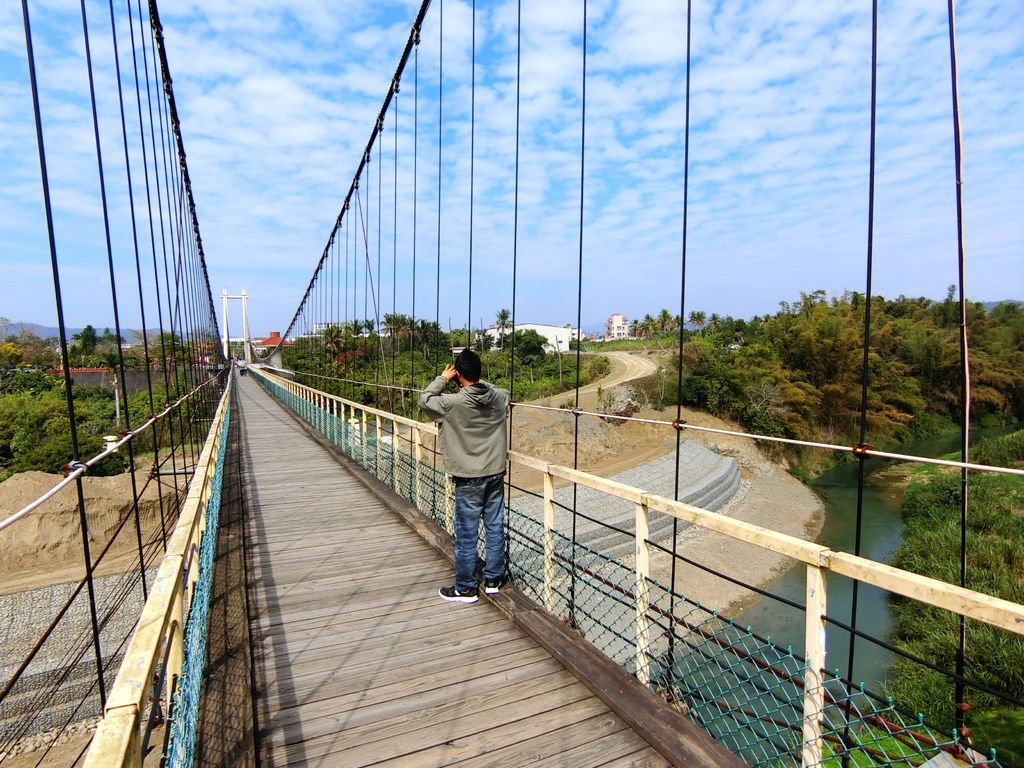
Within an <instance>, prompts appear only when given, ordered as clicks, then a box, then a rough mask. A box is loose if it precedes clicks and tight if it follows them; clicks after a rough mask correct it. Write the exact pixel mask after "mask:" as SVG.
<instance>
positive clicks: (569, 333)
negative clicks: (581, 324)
mask: <svg viewBox="0 0 1024 768" xmlns="http://www.w3.org/2000/svg"><path fill="white" fill-rule="evenodd" d="M515 329H516V330H517V331H536V332H537V333H539V334H540V335H541V336H543V337H544V339H545V342H546V345H547V347H548V349H550V350H551V351H552V352H568V351H569V342H570V341H573V340H576V341H578V340H579V338H580V329H579V328H573V327H572V326H571V325H544V324H543V323H519V324H517V325H516V327H515ZM484 332H485V333H486V334H487V335H488V336H490V337H491V339H493V341H494V345H495V346H497V345H498V343H499V342H498V329H497V327H496V326H493V325H492V326H491V327H490V328H487V329H485V331H484ZM510 333H512V330H511V327H510V328H509V330H508V331H507V332H506V335H508V334H510Z"/></svg>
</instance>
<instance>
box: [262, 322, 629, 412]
mask: <svg viewBox="0 0 1024 768" xmlns="http://www.w3.org/2000/svg"><path fill="white" fill-rule="evenodd" d="M499 314H500V313H499ZM468 338H469V337H468V334H467V333H466V331H465V330H464V329H455V330H453V331H450V332H448V333H446V332H444V331H442V330H441V329H440V328H439V327H438V325H437V324H436V323H432V322H428V321H424V320H419V321H413V320H412V318H410V317H408V316H406V315H401V314H387V315H385V316H384V326H383V331H382V332H381V333H377V332H376V330H375V329H374V324H373V323H372V322H371V323H362V322H358V321H357V322H354V323H353V322H346V323H340V324H337V325H330V326H327V327H325V328H323V329H320V330H319V331H318V332H317V333H315V334H309V335H304V336H301V337H299V338H298V339H296V340H295V343H294V344H293V345H292V346H289V347H287V348H285V349H284V351H283V353H282V359H283V363H284V367H285V368H288V369H290V370H293V371H295V372H296V374H297V376H296V379H297V380H298V381H300V382H303V383H307V384H309V385H310V386H315V387H316V388H318V389H320V390H322V391H324V392H329V393H331V394H336V395H340V396H342V397H345V398H348V399H349V400H354V401H356V402H358V403H362V404H363V405H372V406H375V407H379V408H382V409H385V410H389V411H393V412H395V413H399V414H402V415H406V416H410V415H411V416H415V415H416V413H417V409H416V393H417V392H418V391H420V390H422V389H423V388H424V387H426V386H427V384H429V383H430V382H431V380H432V379H433V378H434V377H435V376H437V375H438V374H439V373H440V372H441V370H442V369H443V368H444V366H445V365H447V364H448V363H451V362H452V361H453V360H454V354H455V352H454V350H456V349H459V348H460V347H461V346H463V345H465V344H466V343H467V340H468ZM472 344H473V348H474V349H475V350H476V351H477V352H478V353H479V354H480V359H481V362H482V363H483V378H484V379H486V380H487V381H489V382H491V383H492V384H495V385H497V386H499V387H503V388H505V389H508V390H510V391H511V392H512V398H513V400H516V401H526V400H534V399H537V398H541V397H547V396H550V395H555V394H558V393H560V392H565V391H567V390H569V389H573V388H575V386H576V383H577V371H576V368H577V366H576V362H577V356H576V354H575V353H574V352H572V353H565V352H559V351H557V350H552V349H551V348H550V346H548V345H547V344H546V340H545V338H544V337H543V336H541V335H540V334H539V333H537V331H535V330H526V331H516V332H515V333H514V334H513V333H511V332H510V331H509V332H507V333H502V334H501V335H500V336H499V337H498V339H497V341H495V338H494V337H493V336H490V335H487V334H485V333H483V332H475V333H474V334H473V337H472ZM608 370H609V365H608V360H607V359H606V358H604V357H599V356H583V357H582V359H581V363H580V371H579V383H580V385H585V384H588V383H590V382H591V381H594V380H596V379H599V378H601V377H602V376H604V375H606V374H607V373H608Z"/></svg>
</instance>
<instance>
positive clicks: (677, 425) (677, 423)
mask: <svg viewBox="0 0 1024 768" xmlns="http://www.w3.org/2000/svg"><path fill="white" fill-rule="evenodd" d="M672 427H673V428H674V429H676V430H678V431H679V432H682V431H683V430H684V429H686V419H672Z"/></svg>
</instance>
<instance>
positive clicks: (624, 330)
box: [604, 312, 629, 341]
mask: <svg viewBox="0 0 1024 768" xmlns="http://www.w3.org/2000/svg"><path fill="white" fill-rule="evenodd" d="M604 338H605V341H611V340H612V339H628V338H629V319H628V318H627V317H626V316H625V315H620V314H619V313H618V312H616V313H614V314H613V315H612V316H611V317H609V318H608V321H607V322H606V323H605V324H604Z"/></svg>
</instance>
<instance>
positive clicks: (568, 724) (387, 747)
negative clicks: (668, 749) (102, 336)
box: [239, 378, 692, 767]
mask: <svg viewBox="0 0 1024 768" xmlns="http://www.w3.org/2000/svg"><path fill="white" fill-rule="evenodd" d="M239 383H240V384H241V386H240V388H239V399H240V409H239V410H240V413H239V417H240V419H241V426H242V430H243V432H242V436H243V439H242V443H243V446H245V447H244V449H243V450H244V451H245V452H246V456H245V457H244V464H243V466H244V470H243V471H244V475H245V482H246V489H247V490H246V496H247V509H248V513H247V516H248V543H247V548H248V557H247V559H248V562H249V569H250V573H249V579H250V601H251V611H252V614H253V616H252V620H251V629H252V642H253V653H254V665H255V668H256V669H255V681H254V682H255V687H256V697H257V710H258V714H257V716H258V721H259V722H258V727H259V737H258V739H257V743H258V749H259V750H260V759H261V764H262V765H264V766H284V765H322V766H326V765H330V766H363V765H395V766H398V765H400V766H440V765H454V764H457V765H459V766H467V767H468V766H522V765H537V766H544V765H550V766H555V765H557V766H638V767H639V766H665V765H669V764H670V763H669V762H668V761H667V760H666V759H665V758H664V757H662V756H661V755H660V754H659V753H658V752H657V751H655V750H654V749H653V748H652V747H651V746H650V745H649V743H648V742H647V741H644V740H643V739H642V738H641V737H640V736H639V735H638V734H637V733H636V732H635V731H634V730H632V729H631V728H630V727H629V726H628V725H627V724H626V723H625V722H624V721H623V720H622V719H620V718H619V717H618V716H616V715H615V714H614V713H613V712H612V711H611V710H609V708H608V707H607V706H606V705H605V704H604V703H603V702H602V701H601V700H600V699H598V698H597V697H596V696H594V695H593V694H592V693H591V691H590V690H589V689H588V688H587V687H586V686H584V685H583V684H582V683H580V682H579V681H578V680H577V678H576V677H575V676H574V675H573V674H571V673H570V672H569V671H567V670H566V668H565V667H563V666H562V664H560V663H559V662H558V661H556V660H555V659H553V658H552V657H551V656H550V655H549V654H548V652H547V651H545V650H544V649H543V648H542V647H541V646H540V645H539V644H538V643H537V642H536V641H535V640H534V639H532V638H531V636H530V635H528V634H527V633H526V632H525V631H524V630H523V629H521V628H520V626H518V625H517V624H516V623H515V622H513V621H511V620H510V619H509V618H507V616H506V615H505V614H504V613H502V612H501V611H499V610H498V608H497V607H496V606H495V604H494V603H493V602H492V601H490V600H489V599H487V598H483V597H482V598H481V600H480V601H479V602H477V603H476V604H473V605H463V604H458V603H456V604H449V603H445V602H444V601H442V600H441V599H440V598H439V597H438V596H437V589H438V587H439V586H441V585H443V584H447V583H450V582H451V580H452V566H451V563H450V562H449V561H448V560H446V559H445V557H443V556H442V555H441V554H440V553H439V552H438V551H437V550H436V549H434V548H433V547H431V546H430V545H429V544H428V543H427V542H426V541H425V540H424V539H423V538H422V537H421V536H420V535H418V534H417V533H416V532H415V531H414V530H412V528H410V526H409V525H408V524H407V523H406V522H405V521H404V520H403V519H402V517H401V516H400V515H398V514H397V513H396V512H395V511H394V510H393V509H392V508H391V507H390V506H389V505H388V504H387V503H385V501H384V499H383V498H382V497H381V496H380V495H379V494H377V493H374V492H373V491H372V490H371V489H370V488H369V487H368V486H367V485H366V484H365V483H364V482H363V481H362V480H360V479H359V478H357V477H356V476H355V475H354V474H353V470H350V469H349V468H347V467H346V466H344V462H339V460H338V459H337V458H336V457H335V456H334V455H333V454H332V453H331V452H330V451H329V450H327V449H326V448H325V447H323V446H321V445H320V444H318V443H317V442H315V441H314V440H313V439H311V438H310V436H309V435H308V434H307V432H306V431H305V430H304V429H303V428H302V427H301V426H300V425H299V424H298V423H297V421H296V420H295V419H294V418H293V417H292V416H291V415H290V414H289V413H287V412H286V411H285V409H284V408H282V407H281V406H280V405H279V404H277V403H276V402H275V401H274V400H273V399H272V398H271V397H269V396H268V395H267V394H266V393H265V392H264V391H263V390H262V389H261V388H260V387H259V385H258V384H257V383H256V382H255V381H253V380H252V379H251V378H248V379H241V380H240V381H239ZM691 764H692V763H691Z"/></svg>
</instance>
